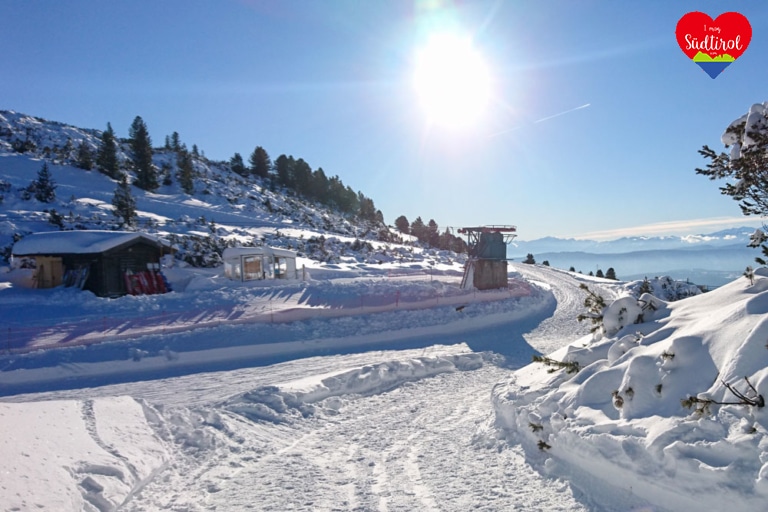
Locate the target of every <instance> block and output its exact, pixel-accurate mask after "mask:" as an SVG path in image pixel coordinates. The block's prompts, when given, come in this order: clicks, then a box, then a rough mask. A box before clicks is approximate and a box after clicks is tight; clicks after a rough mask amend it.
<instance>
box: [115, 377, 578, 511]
mask: <svg viewBox="0 0 768 512" xmlns="http://www.w3.org/2000/svg"><path fill="white" fill-rule="evenodd" d="M508 373H509V371H508V370H505V369H502V368H499V367H497V366H494V365H492V364H486V365H484V366H482V367H481V368H478V369H474V370H469V371H454V372H448V373H442V374H438V375H436V376H433V377H429V378H425V379H421V380H418V381H412V382H405V383H403V384H401V385H399V386H398V387H396V388H394V389H391V390H389V391H386V392H382V393H378V394H373V395H368V396H357V395H347V396H344V397H341V398H339V397H333V398H332V399H327V400H325V401H323V402H320V403H318V404H317V405H318V407H317V412H316V414H315V415H313V416H310V417H307V418H300V419H294V420H291V421H288V422H286V423H269V422H252V421H250V420H248V419H246V418H245V417H243V416H240V415H238V414H236V413H232V412H230V411H210V412H209V413H208V417H209V422H208V424H207V425H203V424H199V425H198V426H199V427H201V428H203V429H204V430H206V435H207V436H208V438H209V444H208V445H207V448H206V449H197V448H189V447H188V448H185V449H184V450H182V451H183V452H184V453H183V454H179V455H180V457H178V458H177V460H176V461H175V466H174V468H172V470H170V471H166V475H165V477H163V476H161V477H159V478H157V479H155V481H154V482H152V483H151V484H149V485H148V486H147V487H146V488H145V489H144V490H143V491H142V493H141V494H140V495H139V496H135V497H134V499H133V500H132V501H131V504H130V506H129V507H124V510H137V511H138V510H146V509H153V508H158V507H162V508H165V509H168V510H186V511H199V510H222V511H223V510H227V511H230V510H234V511H238V510H264V511H285V510H305V511H342V510H344V511H346V510H356V511H381V512H395V511H412V510H423V511H457V512H458V511H465V510H488V511H490V510H526V511H528V510H542V511H543V510H546V511H558V510H562V511H566V510H567V511H574V510H585V509H584V508H583V506H582V505H581V504H580V503H578V502H577V501H576V500H575V498H574V497H573V495H572V493H571V491H570V488H569V487H568V486H567V485H564V484H562V483H558V482H553V481H551V480H549V479H546V478H544V477H542V476H541V475H540V474H539V473H537V472H536V471H535V470H534V469H532V468H531V467H530V466H528V464H527V463H526V462H525V459H524V456H523V453H522V451H521V449H520V448H519V447H516V446H509V445H506V444H503V443H502V444H494V445H493V446H491V447H489V445H488V444H486V443H480V442H477V441H476V439H477V436H478V432H479V430H480V429H482V427H483V426H484V425H485V424H486V423H487V421H488V420H489V418H490V417H491V404H490V400H489V394H490V389H491V388H492V387H493V384H494V383H496V382H498V381H500V380H503V379H504V378H505V377H507V376H508ZM324 402H325V403H324ZM195 414H201V415H202V414H203V411H202V410H198V412H197V413H195ZM179 416H183V414H181V413H179ZM192 416H194V415H190V416H189V418H191V417H192ZM192 423H194V422H192ZM177 442H178V439H177ZM195 464H199V465H198V466H197V468H195Z"/></svg>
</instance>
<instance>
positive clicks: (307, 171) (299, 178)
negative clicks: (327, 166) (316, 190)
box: [291, 158, 312, 197]
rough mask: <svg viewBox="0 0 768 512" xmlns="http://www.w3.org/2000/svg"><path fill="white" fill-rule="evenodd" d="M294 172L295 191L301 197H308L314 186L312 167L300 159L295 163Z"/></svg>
mask: <svg viewBox="0 0 768 512" xmlns="http://www.w3.org/2000/svg"><path fill="white" fill-rule="evenodd" d="M292 172H293V178H292V180H291V181H293V189H294V190H295V191H296V193H298V194H299V195H301V196H304V197H308V196H309V195H310V187H311V185H312V167H310V166H309V164H308V163H307V162H305V161H304V159H303V158H299V159H298V160H296V162H295V163H294V165H293V168H292Z"/></svg>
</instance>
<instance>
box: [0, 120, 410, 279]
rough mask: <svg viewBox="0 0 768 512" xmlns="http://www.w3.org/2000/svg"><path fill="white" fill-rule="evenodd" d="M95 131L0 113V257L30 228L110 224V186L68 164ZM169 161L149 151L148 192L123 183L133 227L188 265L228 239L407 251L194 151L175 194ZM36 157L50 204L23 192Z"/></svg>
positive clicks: (395, 254)
mask: <svg viewBox="0 0 768 512" xmlns="http://www.w3.org/2000/svg"><path fill="white" fill-rule="evenodd" d="M100 136H101V132H99V131H97V130H88V129H81V128H77V127H73V126H69V125H66V124H62V123H57V122H53V121H46V120H44V119H39V118H34V117H31V116H27V115H24V114H20V113H16V112H10V111H0V257H4V258H7V256H8V255H9V254H10V252H9V251H10V247H11V245H12V243H13V241H14V240H15V239H18V238H19V237H22V236H24V235H26V234H28V233H31V232H38V231H51V230H58V229H114V228H115V227H117V226H118V225H119V223H118V220H119V219H117V218H116V217H115V216H114V215H113V213H112V197H113V195H114V191H115V188H116V186H117V182H116V181H115V180H114V179H111V178H109V177H108V176H106V175H104V174H101V173H100V172H98V171H96V170H90V171H87V170H83V169H80V168H78V167H76V162H77V148H78V147H79V145H80V144H81V143H83V144H85V145H87V146H88V147H89V148H90V149H91V150H92V151H95V150H96V148H97V147H98V145H99V141H100V139H99V137H100ZM20 151H23V152H20ZM129 157H130V150H129V146H128V144H127V143H125V142H121V143H120V144H118V160H119V162H120V166H121V169H122V170H123V171H125V172H128V174H129V176H132V175H133V173H132V171H131V166H130V158H129ZM176 159H177V154H176V152H175V151H172V150H170V149H164V148H155V150H154V160H153V161H154V164H155V165H156V166H157V167H158V168H159V169H162V168H167V169H170V170H171V172H170V176H171V180H170V184H164V185H161V186H160V188H158V189H157V190H156V191H155V192H152V193H151V192H145V191H143V190H141V189H139V188H136V187H132V194H133V195H134V197H135V198H136V202H137V209H138V226H137V228H138V229H141V230H143V231H147V232H150V233H153V234H157V235H160V236H164V237H167V238H169V239H170V240H171V241H172V242H173V243H174V244H176V245H177V248H178V249H179V250H180V252H179V253H178V255H179V256H180V257H185V258H186V259H187V260H188V261H191V262H195V263H196V264H202V265H210V266H213V265H216V264H217V263H219V262H220V260H219V259H218V258H217V255H216V254H215V253H217V252H220V251H221V249H222V248H223V247H225V246H227V245H233V244H238V245H251V244H253V245H260V244H268V245H272V246H275V247H285V248H289V249H294V250H298V251H300V252H302V253H305V254H306V255H307V256H309V257H311V258H314V259H318V260H324V261H328V262H332V263H337V262H339V261H342V260H343V259H344V258H345V257H348V258H352V259H355V260H357V259H360V260H361V261H391V260H394V259H398V260H401V259H404V258H406V259H407V258H409V257H410V255H411V254H413V253H414V249H413V248H411V247H409V248H407V249H406V248H404V247H402V246H398V247H389V246H385V245H382V244H380V243H377V240H379V239H384V240H392V239H394V236H393V235H392V233H390V231H389V230H388V229H387V228H386V227H385V226H383V225H380V224H377V223H371V222H363V221H360V220H357V219H355V218H353V217H350V216H344V215H341V214H340V213H338V212H337V211H333V210H331V209H328V208H325V207H322V206H321V205H318V204H314V203H311V202H309V201H304V200H301V199H300V198H297V197H295V196H293V195H291V194H290V193H288V192H287V191H284V190H279V189H278V190H270V188H269V187H267V185H266V183H265V182H264V181H263V180H261V179H260V178H255V177H251V178H248V179H246V178H244V177H242V176H240V175H238V174H236V173H234V172H232V171H231V170H230V167H229V164H227V163H225V162H215V161H211V160H208V159H206V158H205V157H204V156H198V157H194V158H193V165H194V168H195V179H194V193H193V194H185V193H184V192H183V191H182V189H181V187H180V186H179V184H178V182H177V180H176V179H174V178H173V176H172V175H173V172H172V170H174V169H176V164H177V162H176ZM43 162H47V163H48V166H49V169H50V172H51V174H52V177H53V180H54V182H55V183H56V185H57V188H56V191H55V192H56V199H55V200H54V201H53V202H51V203H42V202H40V201H38V200H36V199H35V198H34V196H33V197H28V196H29V194H26V195H25V193H24V189H25V188H27V187H28V186H29V185H30V183H31V182H32V181H34V180H35V179H36V177H37V172H38V171H39V170H40V168H41V167H42V165H43ZM408 249H410V250H408ZM415 252H416V253H417V254H418V253H420V250H419V249H418V248H417V249H416V250H415ZM417 259H420V258H418V256H417Z"/></svg>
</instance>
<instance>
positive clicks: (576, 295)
mask: <svg viewBox="0 0 768 512" xmlns="http://www.w3.org/2000/svg"><path fill="white" fill-rule="evenodd" d="M510 267H511V269H510V270H512V269H514V271H515V272H517V273H519V274H520V275H522V276H523V278H525V279H526V280H527V281H529V282H532V283H536V284H541V285H544V286H546V287H547V288H549V289H550V290H551V291H552V293H554V295H555V301H556V303H557V307H556V308H555V310H554V312H553V313H552V315H551V316H549V317H548V318H545V319H544V320H543V321H541V323H539V324H538V325H537V326H536V327H535V328H534V329H533V330H531V331H530V332H528V333H526V334H525V335H524V337H525V340H526V342H527V343H529V344H530V345H531V346H532V347H533V348H535V349H536V350H538V351H539V352H541V353H542V354H549V353H551V352H554V351H555V350H557V349H559V348H560V347H562V346H564V345H567V344H568V343H570V342H572V341H574V340H577V339H579V338H581V337H582V336H584V335H586V334H589V327H590V326H589V325H588V324H586V323H579V322H578V321H577V320H576V317H578V316H579V314H580V313H584V312H585V308H584V297H585V296H586V292H584V290H582V289H581V288H579V286H580V285H581V284H582V283H584V284H586V285H587V286H589V288H590V289H592V290H594V291H596V292H598V293H599V294H601V295H603V297H604V298H605V299H606V302H607V303H610V302H611V301H612V300H614V299H616V298H617V297H618V292H617V289H618V288H619V287H620V284H621V283H620V282H618V281H616V282H611V281H608V280H606V279H599V278H592V277H588V276H582V275H578V274H575V273H573V272H566V271H564V270H560V269H555V268H551V267H545V266H540V265H527V264H524V263H513V264H511V265H510ZM614 283H615V284H614Z"/></svg>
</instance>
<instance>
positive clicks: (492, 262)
mask: <svg viewBox="0 0 768 512" xmlns="http://www.w3.org/2000/svg"><path fill="white" fill-rule="evenodd" d="M459 233H461V234H462V235H467V245H468V247H469V259H468V260H467V264H466V266H465V267H464V277H463V278H462V280H461V287H462V288H473V287H474V288H477V289H478V290H493V289H496V288H506V287H507V244H508V243H509V242H511V241H512V240H513V239H514V238H515V237H516V236H517V227H515V226H508V225H505V226H482V227H469V228H460V229H459Z"/></svg>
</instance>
